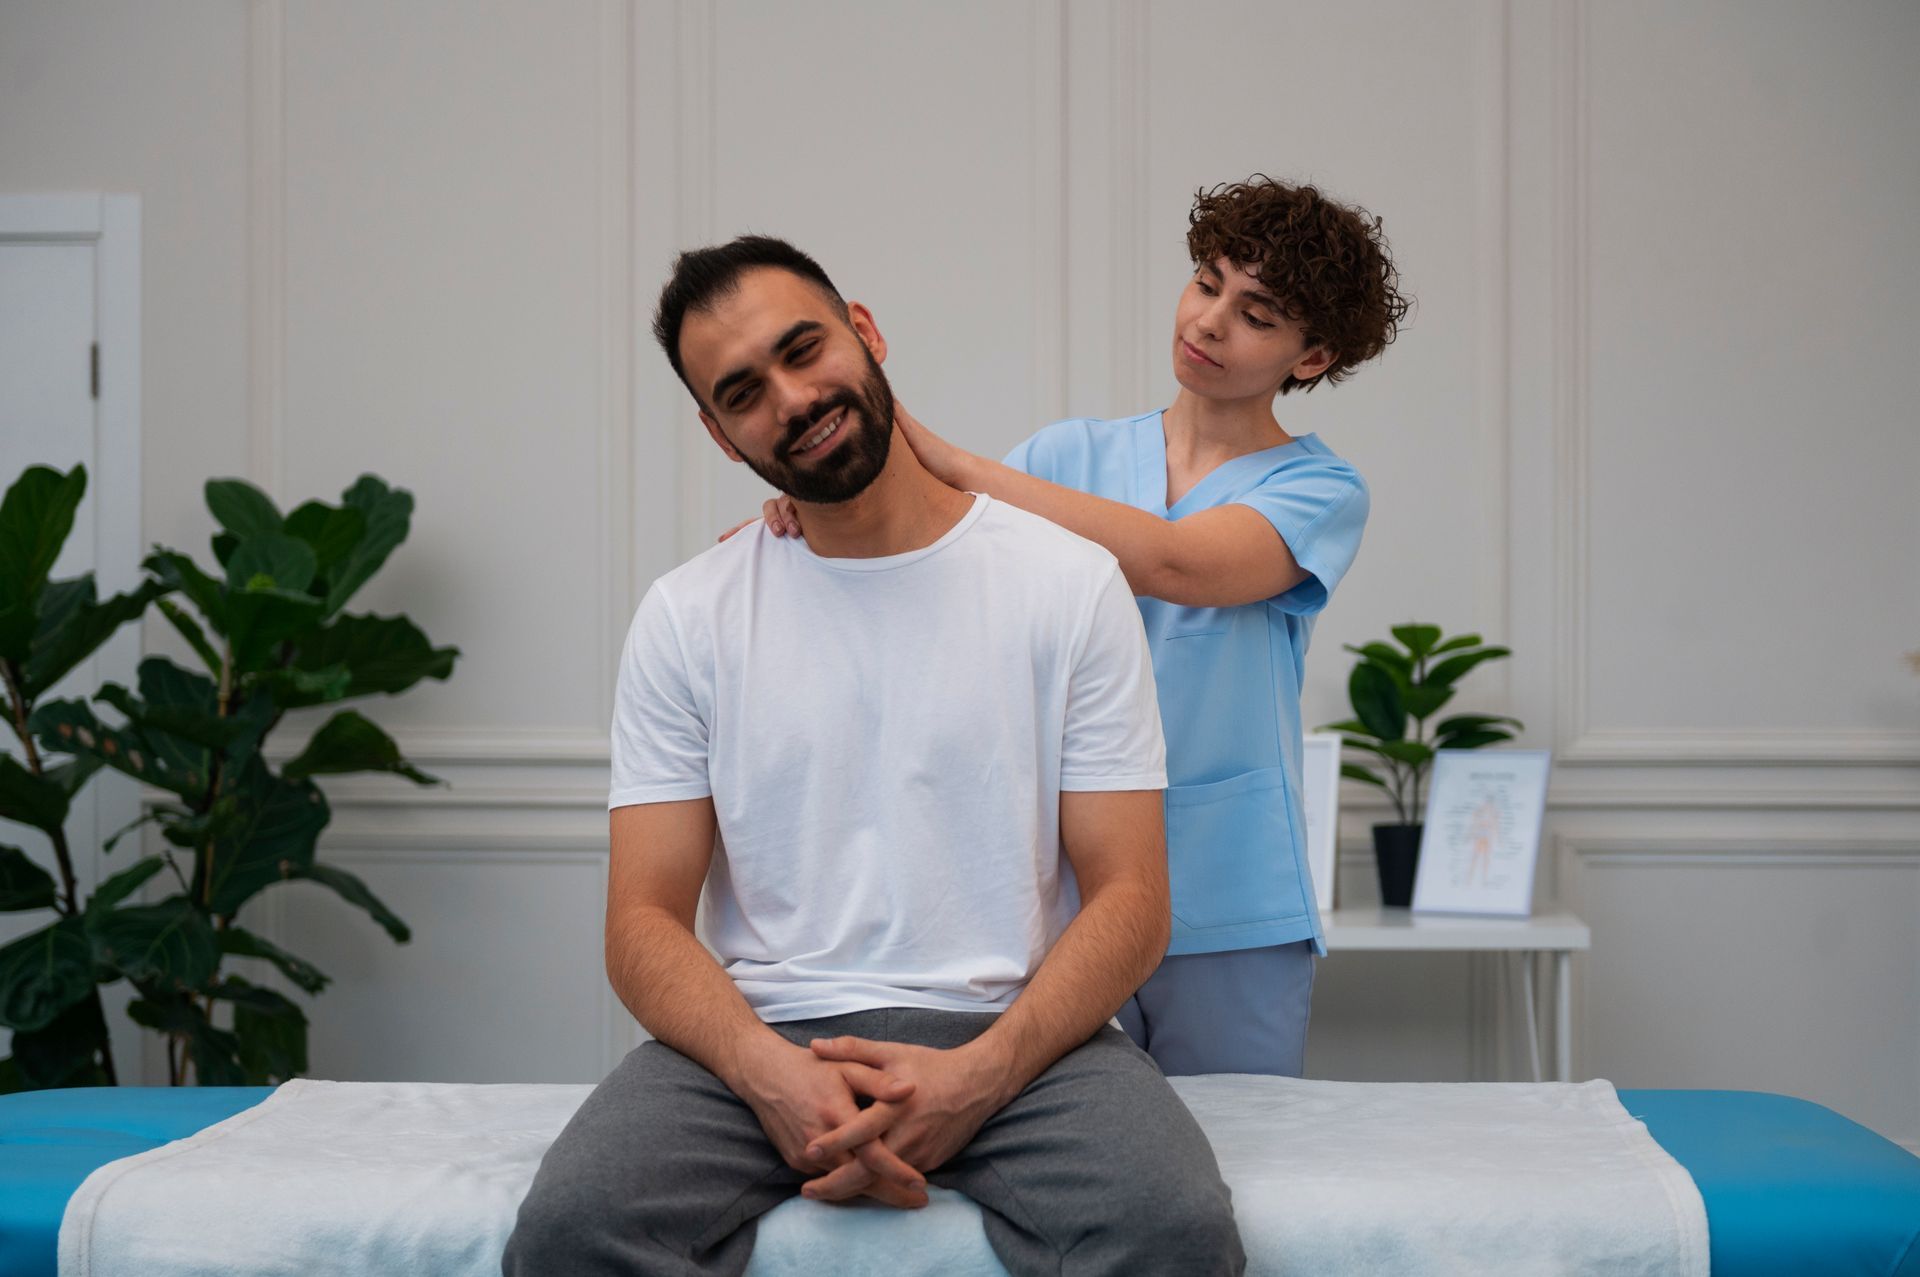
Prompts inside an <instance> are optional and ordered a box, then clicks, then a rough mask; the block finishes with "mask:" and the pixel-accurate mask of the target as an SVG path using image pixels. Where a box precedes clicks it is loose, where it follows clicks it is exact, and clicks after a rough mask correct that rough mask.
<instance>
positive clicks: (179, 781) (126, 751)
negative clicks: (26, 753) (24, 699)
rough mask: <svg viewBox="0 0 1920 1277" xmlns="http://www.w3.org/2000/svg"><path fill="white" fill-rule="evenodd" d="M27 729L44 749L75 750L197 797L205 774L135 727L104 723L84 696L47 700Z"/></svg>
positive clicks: (154, 783) (180, 792)
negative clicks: (70, 699)
mask: <svg viewBox="0 0 1920 1277" xmlns="http://www.w3.org/2000/svg"><path fill="white" fill-rule="evenodd" d="M32 727H33V734H34V736H35V737H36V738H38V740H39V741H40V743H41V744H43V745H45V746H46V747H47V748H48V749H57V750H60V751H62V752H63V753H69V754H79V755H81V756H83V757H88V758H92V759H95V760H97V761H99V762H103V763H105V764H106V765H107V766H109V767H111V768H113V769H114V770H115V771H118V772H124V773H125V774H126V775H129V776H132V777H134V778H135V779H136V780H142V781H145V782H146V783H148V784H150V785H158V786H159V787H160V788H162V789H167V790H171V791H172V792H174V793H176V794H179V795H180V796H181V797H182V798H185V799H188V800H190V801H197V800H198V799H199V798H200V796H201V795H202V794H203V793H204V792H205V790H206V785H207V776H206V773H205V772H204V771H201V770H199V769H197V768H195V767H188V766H182V765H179V764H178V763H177V762H176V761H175V760H174V759H173V758H172V757H170V756H169V755H168V754H166V753H163V752H162V751H161V750H159V749H156V748H155V746H154V744H153V743H152V742H150V741H148V740H147V738H146V736H145V735H144V734H143V733H142V732H141V731H140V729H139V728H138V727H135V726H132V725H128V726H125V727H108V726H107V725H106V724H104V723H102V722H101V721H100V719H99V718H98V717H97V716H96V715H95V714H94V712H93V710H92V709H90V708H89V707H88V706H87V704H86V703H85V702H84V701H48V702H47V703H46V704H44V705H42V706H40V708H38V709H36V710H34V711H33V721H32Z"/></svg>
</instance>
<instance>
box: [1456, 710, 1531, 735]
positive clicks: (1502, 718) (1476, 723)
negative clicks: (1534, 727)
mask: <svg viewBox="0 0 1920 1277" xmlns="http://www.w3.org/2000/svg"><path fill="white" fill-rule="evenodd" d="M1501 724H1506V725H1507V726H1509V727H1525V726H1526V724H1525V723H1522V722H1521V721H1520V720H1519V719H1517V718H1508V717H1507V716H1506V715H1504V714H1459V715H1456V716H1455V717H1453V718H1443V719H1441V720H1440V724H1439V726H1437V727H1435V728H1434V729H1433V730H1434V731H1435V732H1437V733H1439V734H1440V735H1442V736H1448V735H1451V734H1453V733H1455V732H1477V731H1480V730H1481V729H1483V728H1487V727H1496V726H1499V725H1501Z"/></svg>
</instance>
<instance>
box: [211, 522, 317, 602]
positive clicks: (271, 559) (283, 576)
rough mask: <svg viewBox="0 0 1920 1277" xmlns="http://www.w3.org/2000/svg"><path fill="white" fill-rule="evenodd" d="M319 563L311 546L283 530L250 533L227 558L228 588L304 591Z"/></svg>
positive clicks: (310, 582)
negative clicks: (231, 555)
mask: <svg viewBox="0 0 1920 1277" xmlns="http://www.w3.org/2000/svg"><path fill="white" fill-rule="evenodd" d="M318 566H319V564H318V561H317V560H316V559H315V557H314V553H313V547H312V546H310V545H308V544H307V543H306V542H305V541H302V540H301V539H300V538H299V537H293V536H288V535H287V534H286V533H284V532H274V533H271V534H263V535H259V536H250V537H248V538H246V539H245V540H244V541H242V542H241V543H240V548H239V549H237V550H235V551H234V552H233V557H232V558H230V559H228V560H227V588H228V589H229V590H260V589H273V590H287V591H291V592H294V593H305V592H306V588H307V587H308V586H309V585H312V584H313V574H314V572H315V571H316V570H317V568H318Z"/></svg>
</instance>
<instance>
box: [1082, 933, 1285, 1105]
mask: <svg viewBox="0 0 1920 1277" xmlns="http://www.w3.org/2000/svg"><path fill="white" fill-rule="evenodd" d="M1312 1003H1313V945H1312V944H1311V943H1310V942H1309V941H1306V940H1301V941H1297V942H1295V943H1293V944H1278V945H1269V946H1267V947H1266V948H1264V949H1233V950H1229V951H1228V952H1225V953H1182V954H1176V955H1174V956H1172V957H1169V958H1166V959H1165V960H1163V961H1162V962H1161V963H1160V967H1159V969H1158V970H1157V971H1155V972H1154V973H1153V974H1152V975H1151V976H1149V977H1147V982H1146V983H1145V984H1143V985H1141V986H1140V990H1139V992H1137V993H1135V994H1134V995H1133V996H1132V997H1131V998H1129V999H1127V1004H1126V1005H1125V1006H1123V1007H1121V1008H1120V1014H1119V1017H1118V1018H1119V1020H1120V1027H1121V1028H1123V1029H1125V1030H1126V1031H1127V1036H1128V1037H1130V1038H1132V1039H1133V1040H1134V1042H1135V1043H1136V1044H1138V1045H1139V1047H1140V1049H1141V1050H1143V1051H1145V1052H1146V1053H1147V1054H1148V1055H1151V1056H1152V1057H1153V1060H1154V1063H1156V1064H1158V1065H1159V1066H1160V1069H1161V1071H1162V1072H1164V1073H1165V1074H1166V1075H1167V1076H1168V1077H1185V1076H1187V1075H1188V1074H1192V1073H1270V1074H1274V1075H1276V1076H1279V1077H1299V1076H1300V1071H1301V1069H1302V1068H1303V1067H1304V1066H1305V1064H1306V1057H1307V1011H1308V1009H1309V1008H1310V1007H1311V1005H1312Z"/></svg>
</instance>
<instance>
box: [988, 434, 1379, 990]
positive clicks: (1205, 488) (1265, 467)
mask: <svg viewBox="0 0 1920 1277" xmlns="http://www.w3.org/2000/svg"><path fill="white" fill-rule="evenodd" d="M1007 464H1008V465H1010V466H1013V467H1014V468H1015V469H1018V470H1024V471H1025V472H1026V473H1028V474H1031V475H1035V476H1037V477H1039V478H1042V479H1046V480H1049V481H1051V482H1053V483H1058V484H1063V485H1065V486H1066V487H1069V488H1077V489H1079V490H1080V491H1082V492H1090V493H1093V494H1094V495H1095V496H1100V497H1106V498H1108V499H1110V500H1114V501H1124V502H1126V503H1127V504H1128V505H1131V506H1134V507H1137V508H1138V509H1141V510H1145V511H1147V512H1149V513H1151V514H1156V515H1159V516H1160V517H1161V518H1163V519H1179V518H1184V517H1185V516H1187V515H1189V514H1193V513H1195V512H1197V511H1200V510H1211V509H1213V508H1215V507H1216V506H1222V505H1227V504H1230V503H1237V504H1240V505H1245V506H1250V507H1251V508H1253V509H1255V510H1258V511H1259V512H1260V513H1261V514H1263V515H1265V516H1266V518H1267V520H1268V521H1269V522H1271V523H1272V524H1273V526H1274V530H1275V531H1277V532H1278V533H1279V534H1280V536H1281V539H1282V540H1284V541H1285V542H1286V543H1287V548H1288V549H1289V550H1291V551H1292V552H1293V557H1294V559H1295V560H1296V561H1297V562H1298V563H1299V564H1300V566H1301V567H1303V568H1305V569H1306V570H1307V571H1308V572H1309V573H1311V574H1312V575H1311V576H1309V577H1308V579H1307V580H1305V581H1302V582H1301V583H1300V584H1299V585H1296V586H1294V587H1293V588H1292V589H1291V590H1288V591H1287V592H1286V593H1284V594H1280V595H1276V596H1275V597H1273V598H1270V599H1264V600H1262V601H1260V602H1257V603H1248V604H1246V605H1244V606H1241V607H1181V606H1179V605H1177V604H1173V603H1167V602H1163V601H1162V600H1160V599H1151V598H1140V599H1139V600H1138V602H1139V604H1140V615H1141V618H1142V619H1143V620H1144V621H1145V622H1146V627H1147V642H1148V645H1149V646H1150V647H1151V648H1152V650H1153V673H1154V678H1155V681H1156V682H1157V683H1158V686H1159V693H1160V719H1161V723H1162V726H1163V727H1164V729H1165V732H1166V738H1167V782H1168V787H1167V797H1166V804H1167V808H1166V810H1167V861H1168V866H1169V870H1170V873H1171V876H1172V881H1173V943H1172V944H1171V945H1170V946H1169V948H1168V950H1167V952H1168V953H1170V954H1179V953H1218V952H1222V951H1224V950H1229V949H1253V948H1260V947H1263V946H1266V945H1277V944H1290V943H1292V942H1294V941H1297V940H1310V941H1312V943H1313V947H1314V951H1315V952H1317V953H1325V952H1326V946H1325V944H1324V943H1323V941H1322V939H1321V934H1320V914H1319V910H1317V909H1316V908H1315V907H1314V895H1313V884H1312V881H1311V879H1310V878H1309V876H1308V868H1307V822H1306V818H1305V816H1304V814H1303V811H1302V808H1301V803H1300V752H1301V742H1300V736H1301V727H1300V685H1301V682H1302V680H1303V678H1304V677H1305V671H1306V655H1307V643H1308V640H1309V639H1310V638H1311V637H1312V635H1313V620H1314V617H1315V616H1316V615H1317V614H1318V613H1319V612H1320V610H1321V609H1322V608H1324V607H1325V606H1326V605H1327V599H1328V598H1329V596H1331V595H1332V593H1333V590H1334V587H1335V586H1337V585H1338V584H1339V583H1340V578H1341V577H1342V576H1344V575H1346V571H1347V568H1348V567H1349V566H1350V565H1351V564H1352V563H1353V557H1354V555H1355V554H1356V553H1357V552H1358V551H1359V549H1360V534H1361V532H1362V531H1363V530H1364V529H1365V527H1366V522H1367V510H1368V497H1367V485H1366V483H1365V482H1364V481H1363V480H1362V479H1361V478H1360V474H1359V472H1358V471H1356V470H1355V469H1354V468H1353V467H1352V466H1351V465H1350V464H1348V463H1347V462H1345V461H1342V460H1341V459H1340V458H1339V457H1337V456H1335V455H1334V454H1333V453H1332V452H1331V451H1330V450H1329V449H1328V448H1327V446H1326V445H1325V444H1323V443H1321V442H1320V440H1319V437H1318V436H1316V435H1311V434H1308V435H1300V436H1298V437H1297V438H1295V439H1294V441H1293V442H1292V443H1287V444H1282V445H1281V446H1279V447H1277V448H1267V449H1264V450H1262V451H1260V452H1253V453H1248V454H1247V455H1246V456H1243V457H1235V458H1234V459H1233V460H1231V461H1228V462H1226V463H1225V464H1224V465H1222V466H1220V467H1219V468H1218V469H1216V470H1214V471H1213V472H1212V473H1210V474H1208V475H1207V476H1206V477H1205V478H1204V479H1202V480H1200V482H1199V483H1197V484H1195V485H1194V487H1193V490H1192V491H1190V492H1188V493H1187V494H1186V495H1185V496H1183V497H1181V498H1180V500H1179V501H1177V502H1176V503H1174V505H1173V506H1171V507H1169V506H1168V505H1167V440H1166V434H1165V432H1164V431H1163V429H1162V426H1161V414H1160V413H1158V412H1150V413H1145V414H1143V415H1141V416H1138V417H1130V418H1127V419H1125V420H1121V421H1091V420H1086V419H1075V420H1071V421H1060V422H1055V423H1054V424H1053V425H1050V426H1048V427H1046V428H1045V429H1044V430H1042V431H1040V432H1039V433H1038V434H1036V435H1034V436H1033V437H1032V438H1031V439H1028V440H1027V441H1026V442H1025V443H1023V444H1021V445H1020V446H1019V447H1017V448H1015V449H1014V450H1013V451H1012V452H1010V453H1008V454H1007Z"/></svg>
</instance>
